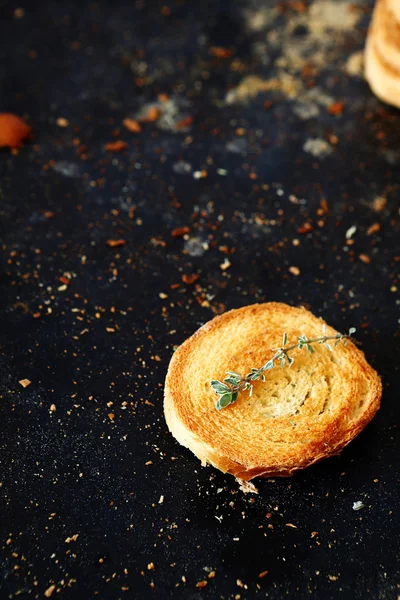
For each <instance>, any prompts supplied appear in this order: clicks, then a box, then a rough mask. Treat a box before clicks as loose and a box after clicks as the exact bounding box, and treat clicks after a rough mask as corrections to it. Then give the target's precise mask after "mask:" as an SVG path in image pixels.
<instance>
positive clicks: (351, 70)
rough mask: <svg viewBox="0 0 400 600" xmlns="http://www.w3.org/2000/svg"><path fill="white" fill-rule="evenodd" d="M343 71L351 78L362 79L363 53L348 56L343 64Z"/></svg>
mask: <svg viewBox="0 0 400 600" xmlns="http://www.w3.org/2000/svg"><path fill="white" fill-rule="evenodd" d="M344 70H345V71H346V73H347V74H348V75H350V76H352V77H362V75H363V72H364V52H363V51H362V50H360V51H359V52H354V53H353V54H351V55H350V56H349V58H348V59H347V62H346V64H345V67H344Z"/></svg>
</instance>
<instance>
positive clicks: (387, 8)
mask: <svg viewBox="0 0 400 600" xmlns="http://www.w3.org/2000/svg"><path fill="white" fill-rule="evenodd" d="M395 6H396V5H395V4H394V3H393V2H391V0H378V2H377V3H376V6H375V9H374V13H373V17H372V21H371V26H370V29H369V32H368V38H367V44H366V48H365V76H366V79H367V81H368V83H369V84H370V86H371V89H372V91H373V92H374V93H375V94H376V95H377V96H378V98H380V99H381V100H383V101H384V102H387V103H388V104H393V105H394V106H397V107H399V108H400V20H399V14H398V13H399V12H400V8H399V7H397V9H396V8H395Z"/></svg>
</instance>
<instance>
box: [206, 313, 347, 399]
mask: <svg viewBox="0 0 400 600" xmlns="http://www.w3.org/2000/svg"><path fill="white" fill-rule="evenodd" d="M355 331H356V329H355V328H354V327H350V329H349V333H348V334H344V333H337V334H336V335H332V336H327V335H326V327H325V325H322V333H323V334H324V335H323V336H322V337H319V338H314V339H308V338H307V337H306V336H305V335H302V336H300V337H298V338H297V342H296V343H295V344H292V345H291V346H288V345H287V334H286V332H285V333H284V334H283V340H282V347H281V348H278V349H277V351H276V352H275V354H274V356H273V357H272V358H271V360H269V361H268V362H267V363H265V365H263V366H262V367H261V368H259V369H255V368H254V367H253V368H252V369H251V371H250V373H248V374H247V375H246V377H242V375H240V374H239V373H235V372H233V371H226V374H227V375H228V377H225V379H224V381H217V380H213V381H211V382H210V384H211V387H212V389H213V390H214V392H215V393H216V394H217V395H218V402H217V405H216V408H217V410H221V409H222V408H225V407H226V406H229V405H230V404H233V403H234V402H236V400H237V398H238V396H239V393H240V392H242V391H248V392H249V395H250V396H251V394H252V393H253V384H252V383H251V382H252V381H257V380H258V379H262V380H263V381H265V371H269V370H270V369H273V368H274V367H275V366H276V365H275V363H276V362H279V363H280V366H281V367H282V368H283V367H285V366H286V364H287V365H288V367H291V366H292V364H293V363H294V358H293V357H292V356H289V352H290V351H291V350H294V348H300V349H302V348H306V349H307V350H308V352H310V354H313V353H314V348H313V347H312V344H325V346H326V347H327V348H328V350H333V348H332V346H331V345H330V344H329V341H331V340H334V341H335V346H337V345H338V344H339V343H340V342H341V341H343V345H344V346H345V345H346V340H347V339H348V338H350V337H351V336H352V334H353V333H355Z"/></svg>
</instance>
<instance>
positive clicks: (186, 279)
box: [182, 273, 199, 285]
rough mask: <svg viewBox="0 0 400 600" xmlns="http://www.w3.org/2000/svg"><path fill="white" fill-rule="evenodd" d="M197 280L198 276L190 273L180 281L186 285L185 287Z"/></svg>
mask: <svg viewBox="0 0 400 600" xmlns="http://www.w3.org/2000/svg"><path fill="white" fill-rule="evenodd" d="M198 278H199V276H198V275H197V273H192V274H191V275H182V281H183V283H186V284H187V285H191V284H192V283H195V281H197V280H198Z"/></svg>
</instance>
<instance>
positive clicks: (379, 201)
mask: <svg viewBox="0 0 400 600" xmlns="http://www.w3.org/2000/svg"><path fill="white" fill-rule="evenodd" d="M386 204H387V199H386V198H385V197H384V196H377V197H376V198H375V200H374V201H373V202H372V209H373V210H374V211H375V212H381V211H382V210H383V209H384V208H385V206H386Z"/></svg>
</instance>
